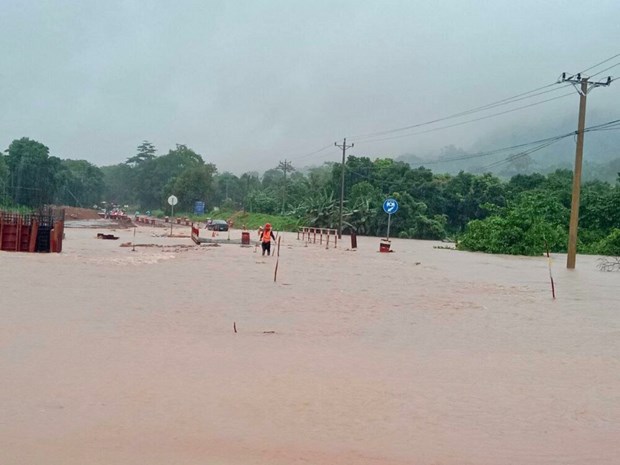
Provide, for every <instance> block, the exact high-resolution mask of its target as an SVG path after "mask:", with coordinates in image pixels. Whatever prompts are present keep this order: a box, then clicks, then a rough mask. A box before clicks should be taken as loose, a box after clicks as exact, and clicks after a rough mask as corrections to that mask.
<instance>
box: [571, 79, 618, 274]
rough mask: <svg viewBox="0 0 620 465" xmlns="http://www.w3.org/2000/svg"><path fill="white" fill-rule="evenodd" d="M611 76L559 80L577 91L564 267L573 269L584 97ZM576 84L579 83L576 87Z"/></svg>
mask: <svg viewBox="0 0 620 465" xmlns="http://www.w3.org/2000/svg"><path fill="white" fill-rule="evenodd" d="M611 81H612V78H611V76H608V77H607V80H606V81H601V82H588V78H587V77H584V76H582V75H581V73H578V74H577V75H575V76H569V77H566V73H562V79H561V81H560V82H570V83H571V84H572V85H573V86H574V87H575V89H577V92H578V93H579V120H578V123H577V147H576V149H575V170H574V172H573V195H572V200H571V206H570V222H569V227H568V256H567V258H566V268H568V269H571V270H572V269H574V268H575V262H576V259H577V229H578V226H579V198H580V195H581V166H582V164H583V163H582V162H583V138H584V128H585V124H586V97H587V95H588V92H590V91H591V90H592V89H594V88H595V87H601V86H608V85H609V84H611ZM577 84H579V85H580V87H579V88H577Z"/></svg>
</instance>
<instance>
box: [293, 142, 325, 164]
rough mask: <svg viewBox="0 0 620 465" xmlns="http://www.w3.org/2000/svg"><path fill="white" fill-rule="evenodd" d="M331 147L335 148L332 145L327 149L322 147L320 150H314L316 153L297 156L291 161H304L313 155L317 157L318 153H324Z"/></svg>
mask: <svg viewBox="0 0 620 465" xmlns="http://www.w3.org/2000/svg"><path fill="white" fill-rule="evenodd" d="M330 147H333V145H332V144H330V145H326V146H325V147H322V148H320V149H318V150H314V151H312V152H310V153H305V154H303V155H296V156H294V157H291V161H293V160H300V159H303V158H307V157H311V156H312V155H316V154H317V153H320V152H323V151H324V150H327V149H328V148H330Z"/></svg>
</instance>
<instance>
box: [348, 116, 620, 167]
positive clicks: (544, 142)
mask: <svg viewBox="0 0 620 465" xmlns="http://www.w3.org/2000/svg"><path fill="white" fill-rule="evenodd" d="M612 129H614V130H615V129H620V119H615V120H611V121H608V122H606V123H600V124H596V125H593V126H589V127H587V128H585V129H584V132H596V131H604V130H612ZM576 134H577V131H571V132H567V133H564V134H558V135H556V136H551V137H546V138H544V139H538V140H534V141H531V142H524V143H521V144H516V145H511V146H506V147H501V148H498V149H493V150H488V151H484V152H477V153H473V154H466V155H459V156H456V157H449V158H442V159H436V160H425V161H423V162H421V164H420V165H421V166H427V165H438V164H443V163H449V162H453V161H463V160H473V159H476V158H483V157H488V156H492V155H497V154H499V153H502V152H507V151H509V150H515V149H521V148H524V147H528V146H532V145H536V146H537V147H533V148H530V149H526V150H524V151H523V152H520V153H517V154H513V155H511V156H510V157H508V158H507V159H505V160H500V161H499V162H504V161H510V158H511V157H516V156H519V155H520V154H526V155H527V154H529V153H534V152H536V151H538V150H540V149H542V148H545V147H546V146H548V145H551V144H553V143H555V142H558V141H560V140H562V139H566V138H568V137H573V136H575V135H576ZM538 147H540V148H538ZM532 150H533V151H532ZM493 163H498V162H493ZM389 168H390V167H389V166H386V167H376V168H375V170H382V169H389ZM358 174H359V173H358ZM369 179H370V178H369Z"/></svg>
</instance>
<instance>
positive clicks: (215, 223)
mask: <svg viewBox="0 0 620 465" xmlns="http://www.w3.org/2000/svg"><path fill="white" fill-rule="evenodd" d="M207 229H209V230H211V231H228V223H227V222H226V221H224V220H211V222H210V223H207Z"/></svg>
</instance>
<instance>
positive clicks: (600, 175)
mask: <svg viewBox="0 0 620 465" xmlns="http://www.w3.org/2000/svg"><path fill="white" fill-rule="evenodd" d="M602 119H603V118H594V117H592V118H591V120H593V124H596V123H597V122H598V121H601V120H602ZM604 121H607V120H604ZM586 127H588V124H586ZM574 130H575V128H574V127H573V128H571V127H570V126H569V125H568V124H567V122H564V124H561V125H560V124H558V125H553V126H552V125H549V126H547V127H537V128H532V127H527V126H525V125H522V126H519V127H515V128H512V130H510V131H498V132H494V133H491V134H489V135H488V136H485V137H484V138H482V139H480V140H479V141H477V142H476V143H475V144H474V145H473V146H472V148H470V149H467V150H465V149H463V148H461V147H457V146H455V145H447V146H445V147H443V148H442V149H441V150H439V153H420V152H416V153H413V154H404V155H401V156H399V157H398V160H401V161H405V162H407V163H409V164H410V165H411V166H414V167H415V166H425V167H427V168H429V169H431V170H433V171H434V172H437V173H450V174H456V173H458V172H459V171H466V172H471V173H484V172H490V173H493V174H496V175H498V176H501V177H504V178H509V177H511V176H514V175H515V174H528V173H533V172H540V173H548V172H551V171H555V170H556V169H560V168H567V169H571V170H572V169H573V165H574V159H575V140H576V136H570V137H566V138H563V139H561V140H559V141H555V142H553V143H551V145H546V144H547V143H546V142H541V143H538V144H536V143H535V144H530V145H525V144H529V143H530V142H534V141H541V140H544V139H548V138H550V137H552V136H558V135H564V134H568V133H570V132H572V131H574ZM517 146H518V147H517ZM511 147H512V148H511ZM504 148H506V150H502V149H504ZM583 160H584V164H583V178H584V180H586V181H587V180H591V179H600V180H603V181H608V182H615V181H616V179H617V176H618V172H620V131H618V129H617V128H615V129H613V130H612V129H610V130H597V131H592V132H588V133H586V135H585V142H584V157H583Z"/></svg>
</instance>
